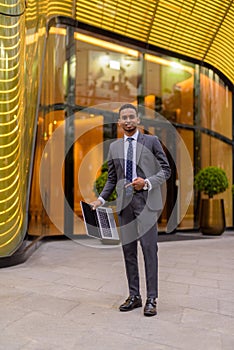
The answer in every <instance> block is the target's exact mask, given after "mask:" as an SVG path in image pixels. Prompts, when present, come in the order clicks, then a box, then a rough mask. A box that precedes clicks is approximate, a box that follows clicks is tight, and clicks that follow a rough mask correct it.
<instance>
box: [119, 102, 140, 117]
mask: <svg viewBox="0 0 234 350" xmlns="http://www.w3.org/2000/svg"><path fill="white" fill-rule="evenodd" d="M127 108H131V109H134V111H136V114H137V115H138V109H137V107H136V106H134V105H132V104H131V103H125V104H124V105H122V106H121V107H120V109H119V115H120V112H121V111H123V110H124V109H127Z"/></svg>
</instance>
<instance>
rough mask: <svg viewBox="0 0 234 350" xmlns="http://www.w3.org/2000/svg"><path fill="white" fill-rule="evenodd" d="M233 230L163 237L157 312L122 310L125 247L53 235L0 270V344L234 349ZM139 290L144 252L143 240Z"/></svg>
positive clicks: (29, 348)
mask: <svg viewBox="0 0 234 350" xmlns="http://www.w3.org/2000/svg"><path fill="white" fill-rule="evenodd" d="M233 252H234V233H233V232H225V234H223V235H222V236H220V237H216V238H214V239H196V240H184V241H177V242H173V241H170V242H161V243H159V283H160V284H159V301H158V316H156V317H152V318H147V317H144V316H143V310H142V308H138V309H136V310H133V311H131V312H128V313H121V312H119V310H118V307H119V304H120V303H122V302H123V301H124V300H125V298H126V297H127V285H126V278H125V272H124V264H123V257H122V251H121V247H117V246H115V247H104V246H103V245H101V244H100V242H97V241H90V240H85V239H81V240H80V241H79V240H76V241H71V240H62V239H56V238H54V239H51V240H47V241H45V242H44V243H43V244H42V245H41V246H40V247H39V248H38V250H37V251H36V252H35V253H34V254H33V255H32V256H31V257H30V258H29V259H28V260H27V261H26V262H25V263H24V264H22V265H18V266H14V267H9V268H4V269H1V270H0V311H1V312H0V329H1V332H0V350H65V349H66V350H73V349H74V350H94V349H95V350H117V349H118V350H120V349H121V350H145V349H153V350H154V349H155V350H177V349H184V350H203V349H204V350H233V349H234V254H233ZM139 263H140V276H141V289H142V297H143V299H144V298H145V281H144V267H143V256H142V252H141V249H140V248H139Z"/></svg>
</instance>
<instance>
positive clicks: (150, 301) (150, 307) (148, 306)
mask: <svg viewBox="0 0 234 350" xmlns="http://www.w3.org/2000/svg"><path fill="white" fill-rule="evenodd" d="M144 315H145V316H155V315H157V303H156V300H155V298H147V299H146V303H145V307H144Z"/></svg>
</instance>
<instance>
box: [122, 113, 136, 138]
mask: <svg viewBox="0 0 234 350" xmlns="http://www.w3.org/2000/svg"><path fill="white" fill-rule="evenodd" d="M118 123H119V126H121V127H122V129H123V130H124V132H125V134H126V135H128V136H131V135H133V134H134V133H135V132H136V129H137V125H138V124H139V123H140V120H139V118H138V116H137V113H136V111H135V109H132V108H126V109H123V110H122V111H121V112H120V115H119V122H118Z"/></svg>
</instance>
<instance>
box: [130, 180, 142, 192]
mask: <svg viewBox="0 0 234 350" xmlns="http://www.w3.org/2000/svg"><path fill="white" fill-rule="evenodd" d="M144 186H145V180H144V179H142V177H136V178H135V179H134V180H133V181H132V187H133V188H134V190H136V191H140V190H142V189H143V187H144Z"/></svg>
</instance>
